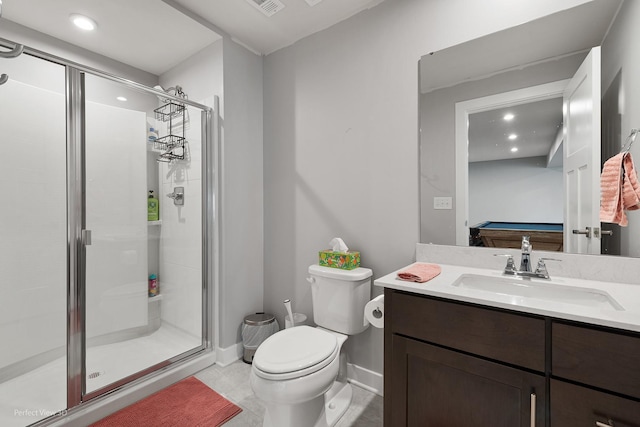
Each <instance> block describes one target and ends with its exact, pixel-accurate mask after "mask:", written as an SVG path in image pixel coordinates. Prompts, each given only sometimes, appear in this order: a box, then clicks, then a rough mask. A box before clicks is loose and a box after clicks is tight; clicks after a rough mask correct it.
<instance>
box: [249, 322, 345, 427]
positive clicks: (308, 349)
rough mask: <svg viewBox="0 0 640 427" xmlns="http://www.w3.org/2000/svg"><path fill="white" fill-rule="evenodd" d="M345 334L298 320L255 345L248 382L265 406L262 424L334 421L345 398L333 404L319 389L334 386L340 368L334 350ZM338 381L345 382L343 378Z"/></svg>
mask: <svg viewBox="0 0 640 427" xmlns="http://www.w3.org/2000/svg"><path fill="white" fill-rule="evenodd" d="M346 340H347V336H346V335H342V334H338V333H335V332H332V331H327V330H324V329H322V328H313V327H310V326H299V327H296V328H290V329H285V330H283V331H280V332H278V333H276V334H274V335H272V336H270V337H269V338H268V339H267V340H265V342H263V343H262V344H261V345H260V347H259V348H258V351H257V352H256V355H255V357H254V359H253V365H252V367H251V374H250V382H251V387H252V389H253V391H254V393H255V394H256V395H257V396H259V397H260V398H261V399H262V400H263V402H264V403H265V405H266V408H267V410H266V412H265V419H264V423H263V426H264V427H293V426H296V427H305V426H309V427H329V426H331V425H333V424H335V421H337V420H338V419H339V417H340V416H341V415H342V414H343V413H344V411H346V409H347V408H348V405H349V403H350V399H349V402H344V403H345V404H343V405H342V406H343V408H338V407H337V406H338V405H337V403H336V402H333V403H332V402H329V401H325V397H326V396H325V395H326V394H327V392H329V391H330V390H331V389H332V388H333V389H334V391H335V392H334V394H336V393H337V391H338V390H337V388H338V387H336V385H335V383H336V377H337V376H338V373H339V371H340V361H341V358H340V350H341V348H342V344H343V343H344V342H345V341H346ZM342 386H343V387H344V386H348V387H349V389H350V387H351V386H350V385H349V384H348V383H346V381H345V382H344V384H342ZM343 394H344V392H343ZM349 395H350V390H349ZM343 400H344V399H343ZM341 409H343V411H342V412H340V413H338V412H339V411H340V410H341ZM333 419H335V421H334V422H333V423H332V420H333Z"/></svg>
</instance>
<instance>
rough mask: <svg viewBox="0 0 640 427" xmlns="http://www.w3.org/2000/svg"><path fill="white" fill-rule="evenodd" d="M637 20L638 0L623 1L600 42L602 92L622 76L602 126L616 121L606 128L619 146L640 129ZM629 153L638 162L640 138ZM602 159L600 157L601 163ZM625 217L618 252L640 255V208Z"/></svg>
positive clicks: (639, 7) (639, 64)
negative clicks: (612, 108)
mask: <svg viewBox="0 0 640 427" xmlns="http://www.w3.org/2000/svg"><path fill="white" fill-rule="evenodd" d="M639 20H640V2H638V1H633V0H628V1H625V2H624V4H623V6H622V9H621V10H620V13H619V14H618V17H617V18H616V21H615V22H614V24H613V25H612V27H611V30H610V31H609V34H608V36H607V38H606V39H605V41H604V43H603V44H602V93H603V94H604V93H606V92H607V88H609V87H610V85H611V83H612V81H613V80H614V78H615V77H616V75H617V74H618V73H620V78H621V81H620V87H619V89H618V91H619V93H618V103H617V104H618V110H617V111H612V112H611V114H613V115H615V116H616V117H604V116H603V129H605V127H604V124H605V123H616V128H617V129H610V130H609V131H610V132H613V133H617V135H619V136H618V137H617V138H616V139H617V141H616V143H617V144H618V147H620V146H621V144H622V143H623V142H624V140H625V138H626V137H627V135H629V131H630V130H631V129H632V128H636V129H637V128H640V56H639V55H638V49H637V47H638V40H640V26H639V25H638V21H639ZM631 154H632V155H633V156H635V159H636V164H637V162H638V160H637V159H638V158H640V138H637V139H636V141H635V143H634V145H633V147H632V149H631ZM605 160H606V159H605V158H603V159H602V161H603V162H604V161H605ZM627 218H628V220H629V225H628V226H627V228H624V229H619V230H621V231H622V235H621V244H622V247H621V254H622V255H625V256H631V257H640V240H638V233H639V232H640V211H631V212H627ZM614 232H615V231H614Z"/></svg>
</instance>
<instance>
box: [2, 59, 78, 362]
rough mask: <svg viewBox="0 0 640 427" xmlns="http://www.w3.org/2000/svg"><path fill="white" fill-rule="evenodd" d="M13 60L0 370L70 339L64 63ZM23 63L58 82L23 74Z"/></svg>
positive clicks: (5, 91)
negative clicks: (68, 329)
mask: <svg viewBox="0 0 640 427" xmlns="http://www.w3.org/2000/svg"><path fill="white" fill-rule="evenodd" d="M12 61H14V62H13V63H12V64H8V65H10V68H9V67H8V66H7V67H4V68H3V70H2V72H4V73H8V74H9V75H10V76H12V77H11V79H10V80H9V81H8V82H7V83H5V84H4V85H3V86H1V93H2V102H0V132H1V137H0V150H1V151H2V153H3V154H2V156H0V182H2V186H3V188H4V195H3V203H2V209H0V236H2V237H1V238H0V295H1V296H0V342H2V343H3V344H2V351H0V370H1V369H2V368H6V367H7V366H9V365H12V364H15V363H18V362H23V361H24V360H25V359H28V358H29V357H33V356H36V355H38V354H41V353H45V352H48V351H52V350H56V351H57V352H56V354H55V356H62V355H63V354H64V347H65V345H66V313H67V301H66V294H67V293H66V289H67V265H66V257H67V253H66V247H67V227H66V221H67V218H66V212H67V206H66V197H65V194H66V133H65V98H64V69H62V68H60V67H57V66H56V65H54V64H50V63H45V62H43V61H38V60H37V59H35V58H26V57H25V58H18V59H14V60H12ZM21 64H22V65H24V66H25V67H29V68H30V69H31V70H32V71H34V73H33V74H34V77H35V75H37V74H38V72H40V73H44V74H45V78H46V79H48V80H52V81H53V82H47V81H46V80H45V81H40V80H39V79H26V80H25V79H23V78H19V76H21V74H20V71H21V69H22V68H23V67H21V66H20V65H21ZM23 77H24V76H23ZM41 77H42V76H41ZM39 83H42V84H39ZM51 83H54V84H51ZM39 86H46V87H47V89H43V88H41V87H39ZM51 89H54V90H51ZM56 89H57V90H56ZM25 369H28V368H25ZM17 370H18V372H20V371H22V369H21V368H18V369H17ZM3 373H4V371H3Z"/></svg>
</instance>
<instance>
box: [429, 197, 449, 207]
mask: <svg viewBox="0 0 640 427" xmlns="http://www.w3.org/2000/svg"><path fill="white" fill-rule="evenodd" d="M433 209H453V201H452V198H451V197H434V198H433Z"/></svg>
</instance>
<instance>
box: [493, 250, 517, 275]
mask: <svg viewBox="0 0 640 427" xmlns="http://www.w3.org/2000/svg"><path fill="white" fill-rule="evenodd" d="M493 256H503V257H507V265H506V266H505V267H504V272H505V273H507V272H508V273H515V272H516V271H518V269H517V268H516V263H515V262H514V261H513V255H509V254H493Z"/></svg>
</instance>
